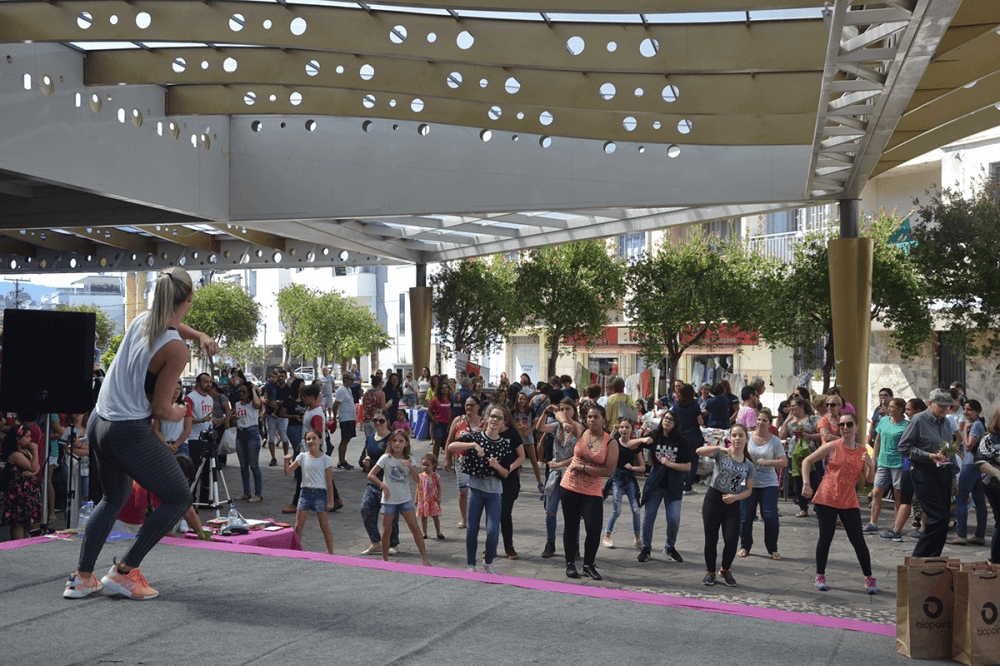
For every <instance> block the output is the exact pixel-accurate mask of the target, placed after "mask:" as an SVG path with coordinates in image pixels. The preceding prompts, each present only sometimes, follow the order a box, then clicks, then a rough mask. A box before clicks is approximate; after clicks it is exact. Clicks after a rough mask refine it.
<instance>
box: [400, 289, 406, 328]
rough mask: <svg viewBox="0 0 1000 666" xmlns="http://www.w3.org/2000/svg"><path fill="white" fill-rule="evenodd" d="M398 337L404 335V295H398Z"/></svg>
mask: <svg viewBox="0 0 1000 666" xmlns="http://www.w3.org/2000/svg"><path fill="white" fill-rule="evenodd" d="M399 335H400V336H403V335H406V294H400V295H399Z"/></svg>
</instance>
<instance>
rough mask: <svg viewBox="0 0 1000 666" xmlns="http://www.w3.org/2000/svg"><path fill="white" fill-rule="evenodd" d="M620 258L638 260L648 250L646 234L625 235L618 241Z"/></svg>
mask: <svg viewBox="0 0 1000 666" xmlns="http://www.w3.org/2000/svg"><path fill="white" fill-rule="evenodd" d="M616 241H617V245H618V256H619V257H620V258H622V259H638V258H639V256H640V255H641V254H642V253H643V252H644V251H645V250H646V234H645V232H640V233H637V234H623V235H621V236H619V237H618V238H617V239H616Z"/></svg>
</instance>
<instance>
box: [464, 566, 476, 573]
mask: <svg viewBox="0 0 1000 666" xmlns="http://www.w3.org/2000/svg"><path fill="white" fill-rule="evenodd" d="M465 570H466V571H468V572H469V573H476V565H475V564H470V565H469V566H467V567H465Z"/></svg>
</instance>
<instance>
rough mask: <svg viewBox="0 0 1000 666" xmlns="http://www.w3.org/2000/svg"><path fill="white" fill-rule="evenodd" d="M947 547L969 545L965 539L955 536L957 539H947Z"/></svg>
mask: <svg viewBox="0 0 1000 666" xmlns="http://www.w3.org/2000/svg"><path fill="white" fill-rule="evenodd" d="M948 545H949V546H968V545H969V540H968V539H966V538H965V537H960V536H957V537H953V538H951V539H948Z"/></svg>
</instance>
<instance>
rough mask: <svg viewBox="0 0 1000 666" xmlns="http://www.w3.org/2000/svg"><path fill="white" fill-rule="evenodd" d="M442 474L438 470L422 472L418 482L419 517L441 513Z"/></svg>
mask: <svg viewBox="0 0 1000 666" xmlns="http://www.w3.org/2000/svg"><path fill="white" fill-rule="evenodd" d="M440 488H441V475H440V474H438V473H437V472H431V473H430V474H428V473H427V472H421V473H420V479H419V481H418V482H417V517H418V518H428V517H431V516H440V515H441V495H440V494H439V492H438V490H439V489H440Z"/></svg>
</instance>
